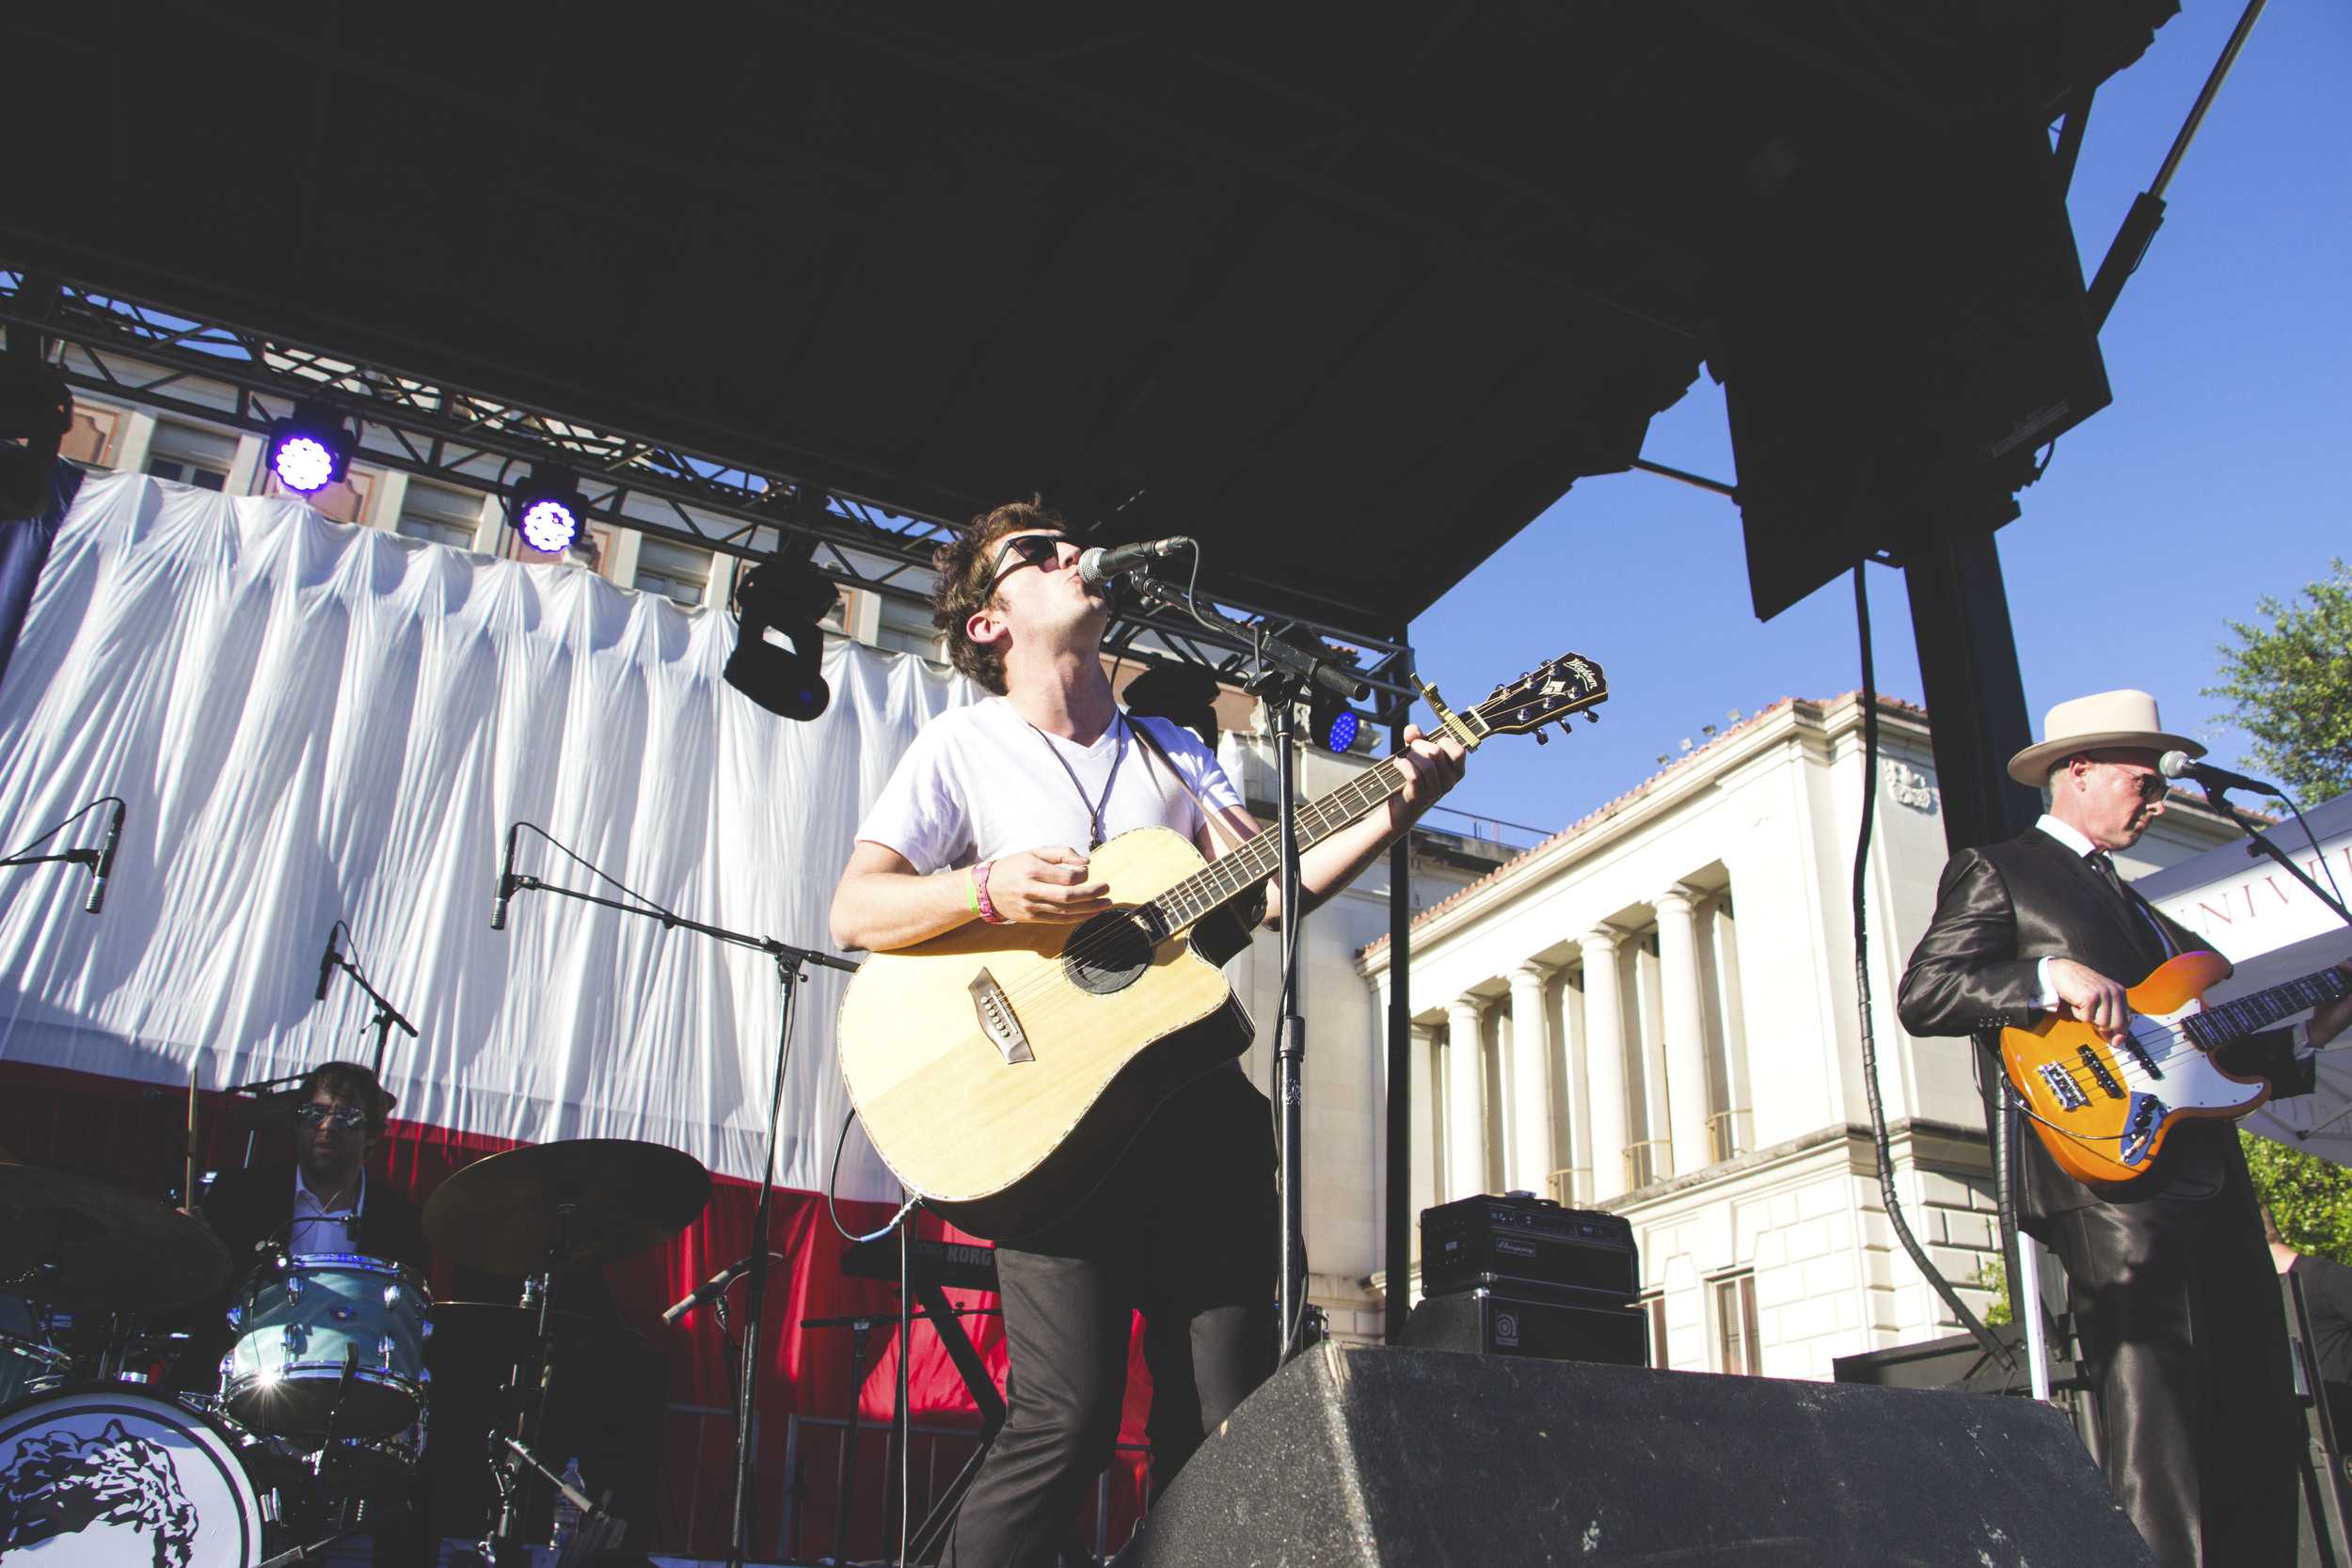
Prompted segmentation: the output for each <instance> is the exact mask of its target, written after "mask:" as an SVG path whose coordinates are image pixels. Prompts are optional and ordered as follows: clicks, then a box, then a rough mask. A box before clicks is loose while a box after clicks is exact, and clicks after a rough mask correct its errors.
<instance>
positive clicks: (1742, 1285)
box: [1715, 1271, 1764, 1377]
mask: <svg viewBox="0 0 2352 1568" xmlns="http://www.w3.org/2000/svg"><path fill="white" fill-rule="evenodd" d="M1715 1340H1716V1348H1717V1349H1718V1350H1719V1351H1720V1352H1721V1353H1722V1354H1721V1355H1720V1357H1719V1358H1718V1365H1719V1367H1720V1368H1721V1370H1724V1371H1726V1372H1736V1373H1738V1374H1740V1375H1741V1376H1743V1377H1755V1376H1757V1375H1759V1374H1760V1373H1761V1372H1762V1371H1763V1370H1764V1337H1763V1336H1762V1335H1761V1334H1759V1333H1758V1332H1757V1331H1756V1275H1755V1273H1754V1272H1753V1271H1742V1272H1740V1273H1739V1274H1735V1275H1725V1276H1724V1278H1722V1279H1718V1280H1716V1281H1715Z"/></svg>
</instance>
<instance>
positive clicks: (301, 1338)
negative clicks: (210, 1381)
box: [220, 1253, 433, 1437]
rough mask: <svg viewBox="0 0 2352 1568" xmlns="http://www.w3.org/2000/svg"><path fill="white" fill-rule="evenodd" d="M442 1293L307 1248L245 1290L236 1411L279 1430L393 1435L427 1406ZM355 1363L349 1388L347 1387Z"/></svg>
mask: <svg viewBox="0 0 2352 1568" xmlns="http://www.w3.org/2000/svg"><path fill="white" fill-rule="evenodd" d="M432 1307H433V1294H432V1292H431V1291H428V1290H426V1289H425V1283H424V1280H423V1279H422V1278H421V1276H419V1275H418V1274H417V1273H416V1272H415V1271H414V1270H412V1269H405V1268H402V1267H401V1266H400V1265H399V1264H397V1263H389V1262H386V1261H384V1260H383V1259H378V1258H360V1257H356V1256H352V1255H349V1254H343V1253H310V1254H299V1255H295V1256H292V1257H286V1258H281V1259H278V1261H277V1262H276V1263H274V1264H270V1265H267V1266H265V1267H263V1268H262V1269H261V1270H259V1271H257V1272H256V1273H255V1274H254V1275H253V1276H252V1277H251V1278H249V1279H247V1280H246V1282H245V1284H244V1285H243V1286H241V1287H240V1288H239V1289H238V1291H237V1297H236V1305H235V1306H234V1307H230V1311H229V1325H230V1328H232V1329H234V1330H236V1332H237V1333H238V1335H239V1336H240V1338H238V1340H237V1343H236V1348H235V1349H233V1350H231V1351H230V1353H229V1354H228V1355H226V1356H225V1357H223V1358H222V1360H221V1364H220V1368H221V1390H220V1391H221V1398H222V1400H223V1402H225V1403H226V1404H227V1406H228V1409H229V1413H230V1415H231V1416H233V1417H235V1418H237V1419H238V1420H239V1421H240V1422H242V1423H244V1424H245V1425H246V1426H248V1427H251V1428H252V1429H253V1430H254V1431H256V1432H265V1433H271V1434H272V1435H274V1436H304V1437H315V1436H321V1435H324V1434H325V1433H326V1431H327V1428H328V1421H329V1417H330V1415H331V1416H332V1418H333V1428H334V1432H335V1434H336V1435H337V1436H339V1437H389V1436H390V1435H392V1434H393V1433H399V1432H402V1431H405V1430H406V1429H408V1428H409V1427H411V1426H413V1425H414V1424H415V1422H416V1419H417V1417H418V1414H419V1412H420V1411H421V1410H422V1408H423V1406H424V1386H425V1385H426V1383H428V1382H429V1381H431V1378H430V1374H428V1373H427V1372H426V1371H425V1369H424V1341H425V1338H426V1337H427V1336H428V1335H429V1334H431V1332H432V1326H431V1324H430V1323H428V1321H427V1317H426V1315H427V1314H428V1313H429V1312H430V1311H431V1310H432ZM346 1367H349V1368H350V1369H351V1383H350V1387H349V1388H348V1390H345V1389H344V1387H343V1374H344V1370H345V1368H346Z"/></svg>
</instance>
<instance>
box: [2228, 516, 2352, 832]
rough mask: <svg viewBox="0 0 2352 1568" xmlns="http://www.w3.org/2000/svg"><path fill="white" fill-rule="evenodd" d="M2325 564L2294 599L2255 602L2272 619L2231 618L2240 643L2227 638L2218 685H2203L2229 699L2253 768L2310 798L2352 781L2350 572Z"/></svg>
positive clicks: (2310, 801) (2308, 801)
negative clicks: (2255, 622) (2266, 622)
mask: <svg viewBox="0 0 2352 1568" xmlns="http://www.w3.org/2000/svg"><path fill="white" fill-rule="evenodd" d="M2328 566H2329V570H2328V576H2326V577H2324V578H2320V579H2319V580H2318V581H2317V582H2313V583H2307V584H2305V586H2304V588H2303V592H2302V593H2300V594H2297V595H2296V597H2295V599H2294V601H2293V602H2292V603H2288V604H2281V603H2280V602H2279V601H2278V600H2277V599H2275V598H2272V597H2270V596H2269V595H2268V594H2265V595H2264V596H2263V597H2262V598H2261V599H2260V600H2259V601H2257V603H2256V605H2255V608H2256V609H2257V610H2259V611H2260V612H2261V613H2262V614H2264V615H2266V616H2268V617H2269V618H2270V625H2269V626H2257V625H2253V624H2250V623H2249V622H2245V621H2232V622H2230V623H2229V627H2230V629H2231V630H2232V631H2233V632H2235V633H2236V634H2237V645H2236V646H2235V647H2232V646H2231V645H2230V644H2229V643H2226V642H2225V643H2223V644H2221V647H2220V649H2219V650H2218V651H2219V653H2220V655H2221V669H2220V672H2219V673H2220V676H2221V684H2220V685H2218V686H2209V687H2207V688H2205V689H2204V695H2206V696H2208V697H2222V698H2227V699H2228V700H2229V703H2230V711H2229V713H2228V714H2227V715H2226V716H2225V717H2224V720H2223V721H2224V722H2226V723H2229V724H2231V725H2233V727H2235V728H2237V729H2240V730H2243V731H2244V732H2245V733H2246V734H2247V735H2248V736H2250V737H2251V739H2252V741H2253V744H2252V745H2251V747H2249V750H2248V752H2247V755H2248V757H2249V760H2250V761H2251V763H2252V765H2253V768H2254V770H2255V771H2257V772H2259V773H2262V774H2264V775H2265V776H2267V777H2269V778H2273V779H2276V780H2278V781H2279V782H2280V784H2283V785H2285V786H2286V788H2287V789H2288V790H2289V791H2290V792H2292V793H2293V794H2294V795H2295V796H2296V799H2297V800H2299V801H2300V802H2301V803H2302V804H2304V805H2307V806H2309V805H2316V804H2318V803H2319V802H2320V801H2322V800H2328V799H2329V798H2330V797H2332V796H2337V795H2341V794H2343V793H2344V791H2345V790H2347V789H2352V570H2348V569H2346V567H2345V565H2344V562H2343V561H2342V560H2336V561H2332V562H2329V563H2328Z"/></svg>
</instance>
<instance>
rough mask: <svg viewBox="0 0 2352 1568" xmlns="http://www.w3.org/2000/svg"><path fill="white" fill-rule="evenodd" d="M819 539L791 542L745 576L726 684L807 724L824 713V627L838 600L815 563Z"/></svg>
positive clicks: (737, 598) (828, 695) (828, 696)
mask: <svg viewBox="0 0 2352 1568" xmlns="http://www.w3.org/2000/svg"><path fill="white" fill-rule="evenodd" d="M816 552H817V546H816V542H815V541H814V540H810V541H808V542H806V543H805V544H795V543H794V542H792V541H790V540H787V542H786V544H785V547H784V550H783V552H782V553H781V554H778V555H776V556H774V557H771V559H769V560H766V561H763V562H758V563H757V564H756V565H754V566H752V567H751V568H750V569H749V570H747V571H744V572H741V573H739V574H738V576H737V577H736V579H735V594H734V598H733V602H732V605H731V607H730V608H732V609H733V610H734V611H735V623H736V627H737V631H736V639H735V652H734V653H732V654H730V655H729V656H728V657H727V667H726V681H727V684H728V685H729V686H731V687H733V688H735V689H737V690H738V691H740V692H741V693H743V695H744V696H746V697H749V698H750V699H751V700H752V701H753V702H755V703H757V704H758V705H760V706H761V707H764V708H766V709H767V710H768V711H769V712H771V713H773V714H777V715H780V716H781V717H783V718H786V719H797V720H799V721H801V722H803V723H806V722H808V721H810V720H812V719H814V718H816V717H817V716H818V715H819V714H821V713H823V712H824V711H825V707H826V705H828V704H830V703H831V702H832V701H833V692H832V690H831V689H829V688H828V687H827V686H826V685H825V674H824V659H825V633H824V630H823V628H822V627H820V626H818V624H817V623H818V622H819V621H821V620H823V619H824V618H825V616H826V615H827V613H829V612H830V611H831V610H832V609H833V606H834V598H835V597H836V594H835V590H834V585H833V583H832V581H831V580H830V579H828V578H825V577H824V576H822V575H821V574H819V573H818V571H817V570H816V568H815V567H813V566H811V565H810V564H809V562H810V560H811V559H812V558H813V557H814V556H815V555H816Z"/></svg>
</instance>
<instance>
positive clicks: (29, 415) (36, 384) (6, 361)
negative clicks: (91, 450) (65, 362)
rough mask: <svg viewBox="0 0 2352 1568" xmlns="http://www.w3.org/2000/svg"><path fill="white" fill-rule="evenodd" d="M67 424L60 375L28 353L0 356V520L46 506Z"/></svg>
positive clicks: (66, 394)
mask: <svg viewBox="0 0 2352 1568" xmlns="http://www.w3.org/2000/svg"><path fill="white" fill-rule="evenodd" d="M72 424H73V394H72V392H71V391H69V390H68V389H67V388H66V384H65V379H64V378H63V377H62V376H60V375H58V374H57V372H55V371H53V370H51V369H50V368H49V367H48V366H47V365H45V364H43V363H41V361H40V358H39V356H36V355H34V354H28V353H25V352H24V351H22V350H15V351H11V352H9V353H8V354H7V355H5V356H0V519H6V518H13V517H34V516H39V515H40V514H41V512H42V511H43V510H45V509H46V508H47V506H48V504H49V489H50V475H51V473H52V472H53V471H54V470H55V469H56V466H57V443H58V442H59V441H61V440H63V439H64V438H65V433H66V432H67V431H68V430H69V429H71V428H72ZM19 442H22V443H23V445H19V444H18V443H19Z"/></svg>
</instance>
